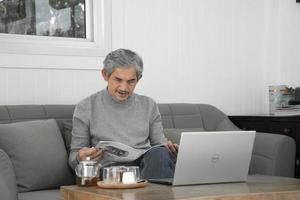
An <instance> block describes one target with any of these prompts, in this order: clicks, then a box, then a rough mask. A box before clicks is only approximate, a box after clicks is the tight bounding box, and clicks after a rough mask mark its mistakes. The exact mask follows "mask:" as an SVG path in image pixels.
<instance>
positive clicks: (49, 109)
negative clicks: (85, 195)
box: [0, 104, 296, 200]
mask: <svg viewBox="0 0 300 200" xmlns="http://www.w3.org/2000/svg"><path fill="white" fill-rule="evenodd" d="M74 108H75V106H74V105H14V106H0V194H1V196H0V198H1V199H5V200H16V199H19V200H29V199H30V200H57V199H61V197H60V193H59V186H60V185H68V184H74V173H73V171H72V170H71V169H70V168H69V167H68V164H67V157H68V155H67V154H68V149H69V146H70V139H71V127H72V124H71V123H72V115H73V111H74ZM159 110H160V113H161V115H162V122H163V127H164V132H165V134H166V136H167V137H168V138H169V139H171V140H173V141H174V142H178V141H179V138H180V133H181V132H182V131H204V130H205V131H228V130H239V128H237V127H236V126H235V125H234V124H233V123H232V122H231V121H230V120H229V119H228V117H227V116H226V115H225V114H224V113H223V112H222V111H220V110H219V109H217V108H215V107H213V106H211V105H207V104H159ZM53 119H55V120H53ZM295 149H296V147H295V142H294V140H293V139H292V138H290V137H288V136H284V135H276V134H269V133H257V134H256V138H255V143H254V150H253V156H252V160H251V164H250V171H249V174H265V175H274V176H290V177H293V176H294V164H295V163H294V162H295Z"/></svg>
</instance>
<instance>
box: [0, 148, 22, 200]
mask: <svg viewBox="0 0 300 200" xmlns="http://www.w3.org/2000/svg"><path fill="white" fill-rule="evenodd" d="M0 194H1V199H5V200H17V199H18V196H17V187H16V176H15V172H14V168H13V166H12V163H11V161H10V159H9V157H8V156H7V154H6V153H5V152H4V151H3V150H2V149H0Z"/></svg>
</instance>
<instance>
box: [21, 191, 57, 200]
mask: <svg viewBox="0 0 300 200" xmlns="http://www.w3.org/2000/svg"><path fill="white" fill-rule="evenodd" d="M18 200H62V197H61V195H60V191H59V190H58V189H57V190H39V191H34V192H22V193H19V199H18Z"/></svg>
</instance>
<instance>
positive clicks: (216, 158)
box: [210, 154, 220, 163]
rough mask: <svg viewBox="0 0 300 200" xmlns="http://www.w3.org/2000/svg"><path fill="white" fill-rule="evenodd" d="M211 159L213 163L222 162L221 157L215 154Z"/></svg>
mask: <svg viewBox="0 0 300 200" xmlns="http://www.w3.org/2000/svg"><path fill="white" fill-rule="evenodd" d="M210 159H211V162H212V163H216V162H218V161H219V160H220V155H219V154H213V155H212V156H211V158H210Z"/></svg>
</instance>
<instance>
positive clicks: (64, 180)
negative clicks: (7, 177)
mask: <svg viewBox="0 0 300 200" xmlns="http://www.w3.org/2000/svg"><path fill="white" fill-rule="evenodd" d="M0 148H2V149H3V150H5V152H6V153H7V154H8V156H9V157H10V159H11V161H12V164H13V166H14V170H15V174H16V180H17V185H18V191H19V192H26V191H32V190H40V189H51V188H58V187H59V186H61V185H67V184H72V183H74V180H73V179H74V178H73V176H72V173H71V170H70V168H69V166H68V155H67V152H66V148H65V145H64V141H63V138H62V136H61V133H60V131H59V128H58V126H57V123H56V121H55V120H54V119H49V120H36V121H26V122H17V123H10V124H0Z"/></svg>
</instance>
